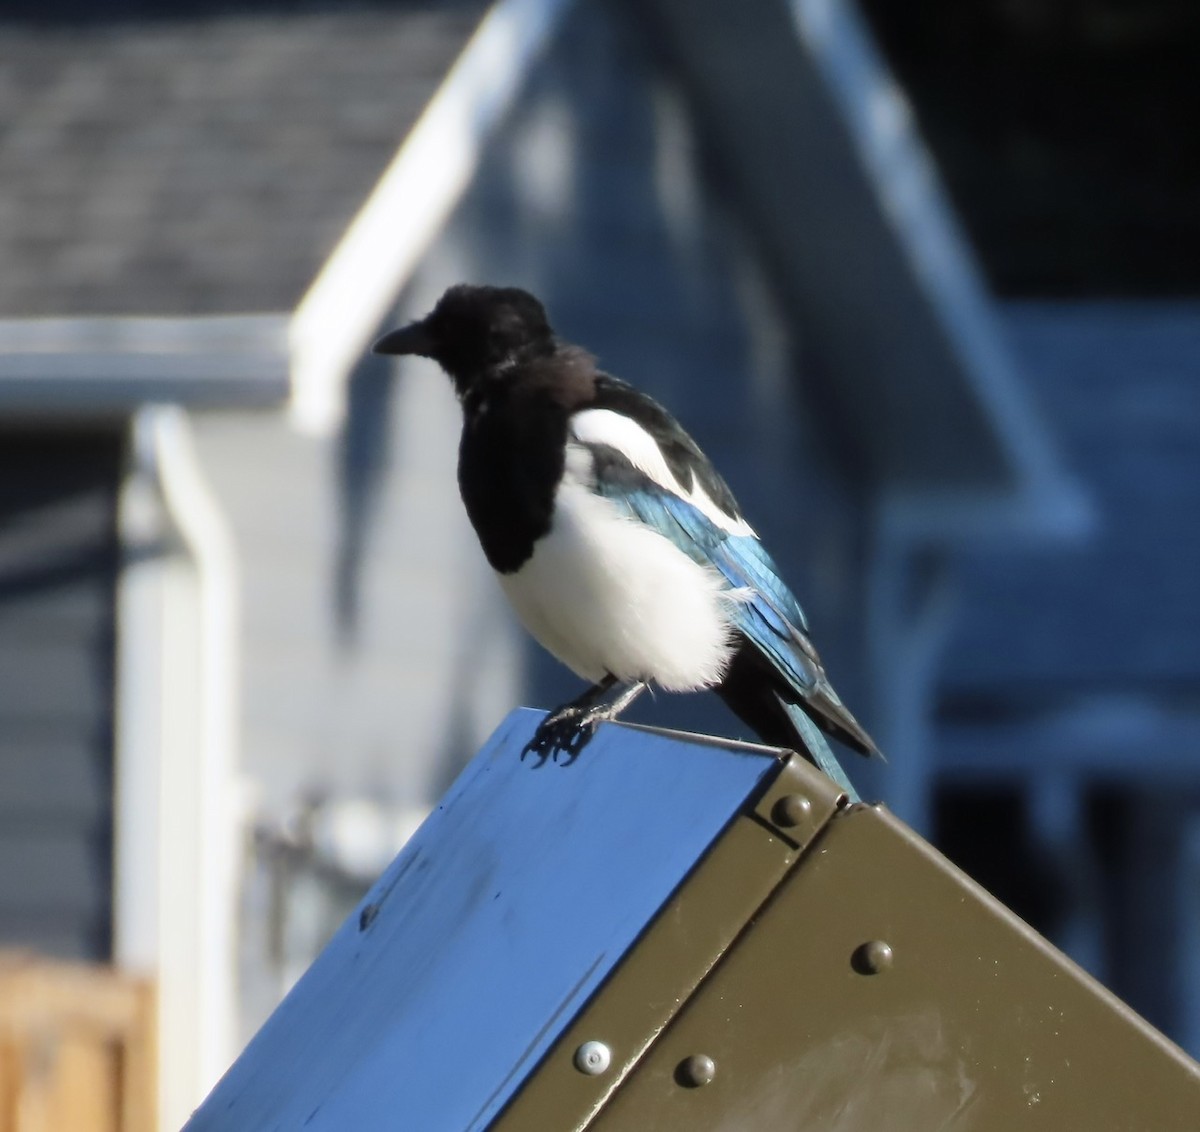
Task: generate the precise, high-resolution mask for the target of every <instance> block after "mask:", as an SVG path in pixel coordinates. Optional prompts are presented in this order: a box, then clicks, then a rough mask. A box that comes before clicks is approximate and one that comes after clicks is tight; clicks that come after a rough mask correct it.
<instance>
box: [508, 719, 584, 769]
mask: <svg viewBox="0 0 1200 1132" xmlns="http://www.w3.org/2000/svg"><path fill="white" fill-rule="evenodd" d="M602 718H603V713H597V712H595V711H588V710H585V709H579V708H576V709H575V710H572V711H561V712H555V713H554V714H553V715H548V716H547V717H546V718H545V719H543V720H542V722H541V723H540V724H539V725H538V729H537V730H536V731H535V732H534V733H533V738H532V739H530V740H529V742H528V743H526V744H525V747H524V749H523V750H522V751H521V761H522V762H524V761H525V756H526V755H529V754H533V755H536V756H537V760H538V761H537V762H536V763H535V764H534V769H535V770H536V769H537V768H538V767H540V766H543V765H545V763H546V760H547V759H550V760H552V761H553V762H555V763H556V764H557V765H559V766H570V765H571V764H572V763H573V762H574V761H575V760H576V759H577V758H578V757H579V754H580V752H581V751H582V750H583V748H584V747H586V746H587V745H588V743H589V742H590V741H591V739H592V736H593V735H594V734H595V733H596V725H597V724H598V723H599V722H600V720H601V719H602ZM560 755H563V756H565V757H564V758H563V759H562V760H561V761H560V759H559V756H560Z"/></svg>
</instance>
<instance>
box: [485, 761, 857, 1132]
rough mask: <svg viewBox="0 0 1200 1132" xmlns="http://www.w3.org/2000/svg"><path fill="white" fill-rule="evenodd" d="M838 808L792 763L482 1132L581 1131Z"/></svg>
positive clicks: (818, 778) (823, 782)
mask: <svg viewBox="0 0 1200 1132" xmlns="http://www.w3.org/2000/svg"><path fill="white" fill-rule="evenodd" d="M663 801H664V804H666V805H670V802H671V800H670V798H664V799H663ZM844 803H845V796H844V795H843V794H841V792H840V791H839V790H838V789H837V787H836V786H835V785H834V783H833V782H832V781H830V780H829V779H828V778H826V777H825V776H824V775H822V774H819V773H818V772H817V771H815V770H814V769H813V768H812V767H811V766H809V764H808V763H806V762H804V760H802V759H800V758H799V757H797V756H795V755H792V756H790V757H789V758H788V761H787V762H786V763H784V764H782V765H781V766H780V770H779V773H778V774H777V775H776V776H775V777H774V778H773V780H772V781H771V782H770V783H769V785H768V786H767V787H766V789H765V790H764V791H762V792H761V793H760V794H759V796H758V797H757V798H756V799H752V800H751V801H750V802H749V803H748V805H747V807H746V810H745V812H744V813H742V814H740V815H738V817H737V818H736V819H735V820H734V821H733V822H732V823H731V824H730V825H729V826H728V827H727V828H726V830H725V832H724V833H723V834H722V836H721V837H720V839H719V840H718V841H717V842H716V843H715V844H714V845H713V846H712V847H711V848H710V849H709V851H708V852H707V853H706V854H705V855H704V856H703V857H701V858H700V860H699V862H698V863H697V865H696V867H695V869H694V870H693V871H692V872H691V874H690V875H689V876H688V878H687V880H686V881H685V883H684V884H683V886H682V887H681V888H680V890H678V891H677V892H676V894H675V895H674V896H673V897H672V898H671V899H670V900H668V901H667V902H666V904H664V906H663V907H662V909H661V910H660V911H659V913H658V915H657V916H656V917H655V919H654V921H653V922H652V923H651V924H650V925H649V927H648V928H647V930H646V931H645V933H644V934H643V935H642V937H641V939H640V940H639V941H638V943H637V945H636V946H635V947H634V949H633V950H632V951H631V952H630V953H629V954H628V955H627V956H626V958H625V960H624V961H623V962H622V964H621V965H620V966H619V967H618V968H617V969H616V971H615V972H614V973H613V974H612V975H611V976H610V977H609V979H608V981H607V982H606V983H605V984H604V986H603V987H602V988H601V990H600V991H599V992H598V993H597V994H596V996H595V997H594V998H593V999H592V1000H591V1002H590V1003H589V1004H588V1005H587V1006H585V1008H584V1010H583V1011H582V1013H581V1014H580V1015H579V1016H578V1017H577V1018H576V1019H575V1021H574V1022H573V1023H572V1024H571V1025H570V1026H569V1027H567V1028H566V1030H565V1031H564V1033H563V1035H562V1036H561V1037H560V1039H559V1040H558V1042H557V1043H556V1044H555V1046H554V1047H553V1048H552V1049H551V1050H550V1052H549V1054H548V1055H547V1057H546V1058H545V1059H544V1060H543V1061H542V1063H541V1064H540V1065H539V1066H538V1068H537V1070H536V1071H535V1073H534V1074H533V1075H532V1076H531V1077H530V1078H529V1079H528V1080H527V1082H526V1083H525V1085H524V1087H523V1089H522V1090H521V1091H520V1092H519V1093H518V1094H517V1096H516V1097H515V1099H514V1100H513V1101H512V1102H511V1103H510V1104H509V1106H508V1107H507V1108H506V1109H505V1110H504V1112H503V1113H502V1114H501V1115H500V1117H499V1118H498V1119H497V1120H495V1121H494V1122H493V1123H492V1124H490V1125H489V1126H488V1127H489V1130H490V1132H529V1130H531V1129H546V1130H553V1132H568V1130H569V1129H573V1128H583V1127H586V1126H588V1124H589V1121H590V1120H591V1119H592V1118H593V1117H594V1115H595V1114H596V1113H597V1112H598V1111H600V1110H601V1108H602V1106H603V1105H604V1104H605V1103H606V1102H607V1101H608V1100H609V1098H610V1097H611V1096H612V1095H613V1094H614V1092H615V1091H616V1090H618V1089H619V1088H620V1086H621V1082H622V1081H623V1080H624V1078H625V1076H626V1074H628V1073H629V1072H630V1071H632V1070H633V1069H634V1067H635V1066H636V1064H637V1062H638V1060H639V1058H641V1057H642V1056H643V1055H644V1054H645V1052H646V1050H647V1048H648V1047H650V1045H651V1043H652V1042H653V1041H654V1040H655V1039H656V1038H657V1037H658V1035H659V1034H660V1033H662V1031H663V1028H664V1027H665V1026H666V1025H667V1024H668V1023H669V1022H670V1020H671V1018H672V1017H673V1016H674V1015H675V1014H676V1013H677V1012H678V1011H679V1009H680V1007H681V1006H682V1005H683V1004H684V1003H685V1002H687V1001H688V999H689V998H690V997H691V995H692V994H693V993H694V992H695V990H696V988H697V986H698V985H700V983H701V981H702V980H703V979H704V977H705V976H706V975H707V974H708V973H709V972H710V971H711V970H712V967H713V965H714V964H715V963H716V962H717V961H718V960H719V959H720V957H721V956H722V955H723V954H724V953H726V951H727V950H728V949H729V947H730V945H731V944H732V943H733V941H734V940H735V939H736V937H737V936H738V935H739V934H740V933H741V932H742V931H743V930H744V929H745V927H746V924H747V923H748V922H749V921H750V920H751V918H752V917H753V916H754V914H755V912H756V911H757V910H758V909H759V908H761V907H762V905H763V903H764V901H765V900H766V899H767V898H768V897H769V895H770V894H771V892H772V891H773V890H774V889H775V888H776V887H777V886H778V885H779V882H780V881H781V880H782V879H783V877H784V876H785V875H786V874H787V873H788V871H789V870H790V869H792V868H793V866H794V865H795V863H796V862H797V861H798V860H799V859H800V857H801V856H802V855H803V853H804V851H805V849H806V847H807V846H808V845H809V844H810V843H811V842H812V841H813V840H814V838H816V837H817V836H818V835H819V833H820V831H821V829H822V828H823V827H824V826H825V825H826V823H827V822H828V821H829V819H830V818H831V817H832V816H833V815H834V813H836V812H837V810H838V807H839V806H841V805H843V804H844ZM588 1042H599V1043H603V1046H604V1048H605V1049H606V1050H607V1051H608V1052H609V1054H610V1055H611V1061H610V1062H609V1064H608V1067H607V1068H606V1069H605V1070H604V1071H603V1072H601V1073H596V1074H591V1073H585V1072H582V1071H581V1070H580V1069H579V1068H577V1067H576V1060H577V1053H578V1051H579V1050H580V1048H581V1047H584V1046H585V1043H588ZM634 1126H636V1127H639V1128H643V1129H644V1128H649V1127H652V1126H651V1125H644V1124H636V1122H635V1125H631V1127H634Z"/></svg>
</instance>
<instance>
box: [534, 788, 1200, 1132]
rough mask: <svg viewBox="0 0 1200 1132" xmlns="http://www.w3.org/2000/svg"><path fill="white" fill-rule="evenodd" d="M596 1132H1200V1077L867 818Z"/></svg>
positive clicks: (790, 891) (759, 926)
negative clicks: (1199, 1131) (1082, 1131)
mask: <svg viewBox="0 0 1200 1132" xmlns="http://www.w3.org/2000/svg"><path fill="white" fill-rule="evenodd" d="M678 898H679V899H681V900H682V899H685V898H686V893H680V894H679V897H678ZM618 985H619V984H618V981H617V978H615V977H614V979H613V981H612V983H611V988H612V990H613V991H614V992H615V991H616V990H617V988H618ZM547 1068H549V1067H547ZM535 1126H536V1127H547V1128H549V1127H556V1128H566V1127H577V1125H568V1124H562V1125H549V1124H547V1125H525V1127H527V1128H528V1127H535ZM587 1128H588V1129H589V1130H590V1132H626V1130H633V1129H637V1130H643V1129H648V1128H653V1129H656V1130H665V1129H681V1130H683V1129H686V1130H687V1132H707V1130H711V1132H718V1130H720V1132H735V1130H737V1132H740V1130H758V1129H770V1130H771V1132H881V1130H885V1132H935V1130H936V1132H1012V1130H1013V1129H1018V1128H1019V1129H1022V1130H1023V1132H1025V1130H1028V1132H1039V1130H1047V1132H1050V1130H1052V1132H1064V1130H1075V1129H1087V1130H1088V1132H1118V1130H1121V1132H1135V1130H1136V1132H1141V1130H1145V1132H1185V1130H1186V1132H1195V1129H1197V1128H1200V1066H1197V1065H1196V1063H1194V1062H1193V1061H1191V1060H1190V1059H1189V1058H1188V1057H1187V1056H1186V1055H1185V1054H1183V1053H1182V1052H1181V1051H1180V1050H1178V1049H1177V1048H1176V1047H1174V1046H1173V1045H1171V1044H1170V1043H1169V1042H1167V1041H1166V1039H1165V1038H1163V1037H1162V1036H1161V1035H1160V1034H1158V1033H1157V1032H1156V1031H1155V1030H1153V1029H1152V1028H1151V1027H1149V1026H1148V1025H1147V1024H1146V1023H1144V1022H1143V1021H1142V1020H1141V1019H1139V1018H1138V1017H1137V1016H1136V1015H1134V1014H1133V1013H1132V1012H1131V1011H1129V1010H1128V1008H1127V1007H1125V1006H1124V1005H1123V1004H1122V1003H1120V1002H1119V1001H1118V1000H1117V999H1115V998H1114V997H1113V996H1112V995H1110V994H1109V993H1108V992H1107V991H1105V990H1104V989H1103V988H1101V987H1100V986H1099V985H1098V984H1096V983H1095V982H1094V981H1093V980H1092V979H1090V978H1089V977H1088V976H1087V975H1085V974H1084V973H1083V972H1082V971H1080V970H1079V969H1078V968H1077V967H1075V966H1074V965H1073V964H1072V963H1071V962H1070V961H1069V960H1067V959H1066V958H1064V957H1063V956H1062V955H1061V954H1059V953H1058V952H1057V951H1055V950H1054V949H1053V948H1052V947H1050V946H1049V945H1048V944H1047V943H1046V942H1045V941H1044V940H1042V939H1041V938H1040V937H1038V936H1037V935H1036V934H1035V933H1033V932H1032V931H1031V930H1030V929H1029V928H1028V927H1027V926H1026V925H1024V924H1023V923H1022V922H1021V921H1019V920H1018V919H1016V918H1015V917H1014V916H1012V915H1011V914H1010V913H1009V912H1008V911H1007V910H1006V909H1004V908H1003V907H1002V906H1001V905H999V904H998V903H997V902H996V901H995V900H993V899H992V898H991V897H990V896H988V895H987V894H986V893H985V892H983V891H982V890H981V889H980V888H978V887H977V886H976V885H975V884H973V883H972V882H971V881H969V880H968V879H967V878H966V877H964V876H963V875H962V874H961V873H959V872H958V871H957V870H956V869H954V868H953V867H952V866H951V865H949V864H948V862H946V861H945V860H944V859H943V858H942V857H941V856H939V855H938V854H937V853H936V852H935V851H934V850H932V849H931V848H930V847H929V846H928V845H926V844H925V843H924V842H922V841H921V840H920V839H919V838H918V837H916V836H915V835H914V834H913V833H911V832H910V831H909V830H907V829H906V828H905V827H904V826H902V825H901V824H900V823H899V822H898V821H896V820H895V819H894V818H892V817H891V816H890V815H888V814H886V813H885V812H883V811H881V810H878V809H874V808H870V807H865V806H856V807H852V808H850V809H848V810H844V811H842V812H841V813H839V814H838V815H836V816H835V817H833V818H832V820H830V821H829V822H828V823H827V824H826V825H825V827H824V829H823V830H822V831H821V833H820V834H819V836H818V838H817V839H816V841H815V842H814V843H813V844H812V845H811V846H810V847H809V849H808V851H807V852H806V853H805V854H804V855H803V856H802V857H801V858H800V859H799V861H798V863H797V865H796V867H795V868H794V869H792V870H791V872H790V873H788V875H787V876H786V878H785V879H784V881H783V883H782V884H781V885H780V886H779V887H778V889H777V890H776V892H775V894H774V896H773V897H772V898H771V899H770V901H769V902H768V903H767V905H766V906H765V907H764V908H763V909H762V910H761V911H760V913H759V914H758V915H756V916H755V917H754V919H753V921H752V922H751V923H750V925H749V926H748V928H747V930H746V931H745V932H744V933H742V935H741V936H740V937H739V938H738V939H737V940H736V942H735V943H734V945H733V946H732V947H731V948H730V950H729V951H728V952H727V954H726V955H725V957H724V958H723V959H722V961H721V962H720V964H719V965H718V966H716V967H715V968H714V970H713V971H712V973H711V974H710V976H709V977H708V978H707V979H706V980H705V981H704V983H703V984H702V985H701V986H700V987H699V989H698V990H697V992H696V993H695V995H693V997H692V998H691V999H690V1000H689V1001H688V1002H687V1003H686V1005H684V1006H683V1008H682V1009H681V1010H680V1011H679V1012H678V1013H677V1014H676V1015H675V1017H674V1019H673V1020H672V1021H671V1023H670V1024H669V1025H668V1026H667V1027H666V1029H665V1030H664V1031H663V1033H662V1034H661V1035H660V1036H659V1037H658V1039H657V1041H655V1042H654V1043H653V1045H652V1046H651V1047H650V1049H649V1051H648V1052H647V1054H646V1055H645V1057H643V1058H642V1060H641V1061H640V1062H639V1063H638V1064H637V1066H636V1067H635V1068H634V1069H633V1071H632V1072H630V1073H629V1074H628V1075H627V1077H626V1078H625V1080H624V1081H623V1082H622V1083H621V1086H620V1087H619V1088H618V1089H616V1090H615V1091H614V1092H613V1094H612V1096H611V1098H610V1100H609V1101H608V1103H607V1104H606V1105H605V1106H604V1107H603V1108H602V1109H601V1110H600V1111H599V1113H598V1114H597V1116H596V1118H595V1119H594V1120H593V1121H591V1122H590V1123H588V1124H587Z"/></svg>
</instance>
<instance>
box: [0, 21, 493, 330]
mask: <svg viewBox="0 0 1200 1132" xmlns="http://www.w3.org/2000/svg"><path fill="white" fill-rule="evenodd" d="M484 7H485V5H484V4H483V3H482V2H481V0H424V2H419V0H401V2H398V3H392V4H390V5H386V6H385V5H383V4H375V5H370V4H361V5H347V4H338V3H336V2H327V3H324V4H317V5H311V4H310V5H305V6H303V7H301V8H297V7H296V6H293V7H291V8H290V9H289V10H287V11H281V10H278V9H273V8H271V7H264V6H261V5H259V6H253V5H246V4H242V5H240V6H239V8H238V10H237V11H232V12H231V11H229V5H228V3H225V4H220V3H214V2H212V0H209V2H204V0H190V2H189V3H186V4H183V5H179V4H175V5H169V4H165V3H163V2H161V0H160V2H158V3H151V2H149V0H141V2H140V3H130V2H128V0H126V2H124V3H117V4H111V5H102V6H95V5H91V6H90V8H91V11H90V12H89V11H87V10H86V9H85V8H84V7H83V6H80V11H79V13H73V12H72V11H71V10H70V9H71V8H72V5H70V4H64V3H63V2H62V0H59V2H57V3H55V2H53V0H52V2H50V3H48V4H47V3H43V4H39V5H25V6H24V8H25V9H27V11H25V12H24V13H23V14H22V12H21V9H22V6H21V5H17V6H16V7H15V8H13V7H11V6H10V8H9V14H8V16H7V17H6V18H4V19H3V20H2V21H0V122H3V123H4V126H3V128H2V129H0V184H3V186H4V191H3V194H0V262H2V263H3V264H4V270H3V272H0V317H4V318H21V317H34V316H54V315H58V316H62V315H72V316H78V315H108V314H126V315H130V314H157V315H194V314H216V313H245V312H260V311H286V310H291V309H292V308H294V307H295V305H296V303H297V302H298V300H299V299H300V297H301V295H302V294H303V293H304V291H305V289H306V288H307V286H308V284H309V283H310V282H311V280H312V279H313V277H314V275H315V274H316V273H317V270H318V269H319V267H320V265H321V264H322V262H323V261H324V260H325V258H326V257H327V256H328V255H329V253H330V251H331V250H332V248H333V247H334V245H335V243H336V241H337V240H338V238H339V236H340V235H341V234H342V232H343V231H344V230H345V228H346V225H347V224H348V223H349V221H350V220H351V218H352V217H353V216H354V214H355V212H356V211H357V210H358V208H359V207H360V205H361V204H362V202H363V200H364V199H365V198H366V196H367V194H368V193H369V191H370V190H371V188H372V186H373V184H374V183H375V181H376V180H377V179H378V177H379V176H380V174H381V173H382V172H383V170H384V168H385V167H386V166H387V163H388V161H389V160H390V158H391V157H392V155H393V153H394V152H395V150H396V148H397V147H398V146H399V144H400V142H401V140H402V139H403V138H404V136H405V135H406V134H407V132H408V131H409V129H410V128H411V126H412V124H413V123H414V121H415V120H416V118H417V117H418V115H419V114H420V112H421V110H422V108H423V107H424V105H425V103H426V102H427V101H428V99H429V97H430V95H431V94H432V93H433V91H434V90H435V88H436V86H437V84H438V82H439V81H440V80H441V78H442V77H443V76H444V74H445V72H446V70H447V68H448V67H449V65H450V63H451V62H452V61H453V59H454V58H455V56H456V55H457V54H458V52H459V51H460V50H461V48H462V47H463V45H464V43H465V42H466V40H467V38H468V37H469V36H470V34H471V32H472V30H473V29H474V27H475V26H476V24H477V23H478V20H479V17H480V15H481V13H482V11H483V9H484ZM97 8H100V9H102V11H103V13H104V14H103V15H102V16H98V15H96V14H95V12H96V9H97ZM14 11H15V12H17V13H18V14H17V15H16V16H14V15H13V12H14ZM163 11H166V12H168V13H174V14H171V15H167V16H164V15H163V14H162V13H163ZM180 13H182V14H180ZM22 15H23V18H22Z"/></svg>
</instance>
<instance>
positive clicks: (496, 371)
mask: <svg viewBox="0 0 1200 1132" xmlns="http://www.w3.org/2000/svg"><path fill="white" fill-rule="evenodd" d="M371 349H372V350H373V351H374V352H375V353H376V354H419V355H420V356H421V357H423V358H432V359H433V360H434V361H435V362H437V363H438V365H440V366H441V367H442V369H444V370H445V371H446V372H447V373H448V374H449V375H450V376H451V377H452V378H453V379H454V386H455V388H456V389H457V391H458V393H459V395H460V396H462V395H464V394H465V393H466V392H467V391H468V390H469V389H471V388H472V387H473V386H475V385H476V384H477V383H479V382H481V381H486V380H488V379H489V378H494V377H499V376H501V375H503V374H504V373H505V372H506V371H507V370H509V369H511V367H512V366H514V365H516V364H518V363H520V362H523V361H528V360H531V359H532V358H536V357H539V356H542V355H545V354H549V353H552V352H553V350H554V332H553V331H552V330H551V329H550V324H549V322H547V320H546V311H545V309H544V308H543V307H542V304H541V303H539V302H538V301H537V299H535V298H534V297H533V296H532V295H531V294H530V293H529V292H528V291H522V290H521V289H520V288H518V287H473V286H470V285H469V284H466V283H460V284H459V285H458V286H456V287H451V288H450V289H449V290H448V291H447V292H446V293H445V294H444V295H443V296H442V297H441V298H440V299H439V300H438V303H437V306H435V307H434V308H433V310H432V311H431V312H430V313H429V314H427V315H426V316H425V317H424V318H422V319H420V320H418V321H417V322H412V323H409V325H408V326H405V327H401V329H399V330H393V331H392V332H391V333H390V334H385V335H384V336H383V337H382V338H380V339H379V341H378V342H376V343H375V345H374V346H372V347H371Z"/></svg>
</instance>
